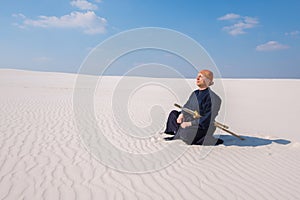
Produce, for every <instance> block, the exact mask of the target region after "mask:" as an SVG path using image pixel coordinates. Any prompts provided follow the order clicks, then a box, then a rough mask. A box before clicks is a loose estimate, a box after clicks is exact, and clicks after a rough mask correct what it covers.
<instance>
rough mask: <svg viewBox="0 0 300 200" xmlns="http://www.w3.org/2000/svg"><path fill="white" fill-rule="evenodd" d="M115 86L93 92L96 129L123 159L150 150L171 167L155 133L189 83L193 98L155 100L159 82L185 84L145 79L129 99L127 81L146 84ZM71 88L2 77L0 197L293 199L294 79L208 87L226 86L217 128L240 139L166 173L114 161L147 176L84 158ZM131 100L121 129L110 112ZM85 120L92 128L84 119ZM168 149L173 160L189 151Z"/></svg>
mask: <svg viewBox="0 0 300 200" xmlns="http://www.w3.org/2000/svg"><path fill="white" fill-rule="evenodd" d="M120 80H121V78H120V77H106V78H104V79H102V80H101V81H102V82H99V83H100V84H99V85H98V86H97V91H96V92H95V105H93V106H94V107H95V118H96V119H97V123H98V125H99V127H100V130H101V131H103V134H104V135H105V136H106V137H107V139H108V141H110V142H111V143H112V144H113V145H115V146H116V147H118V148H119V149H121V151H124V152H129V153H131V154H132V155H133V154H138V155H140V154H143V153H144V154H145V155H148V154H151V153H153V152H155V151H157V152H160V154H161V155H162V157H160V158H159V159H161V158H166V160H168V157H167V155H168V154H167V153H170V152H167V151H165V150H164V148H166V146H168V145H170V143H168V142H165V141H158V140H156V137H157V136H158V134H157V133H158V132H159V131H161V130H163V128H164V127H159V125H160V124H164V123H165V120H166V119H165V118H166V115H167V113H168V112H169V111H170V110H171V109H174V107H173V105H172V104H173V103H175V102H178V103H181V104H183V103H184V101H185V100H186V99H187V98H188V95H189V94H190V92H191V91H192V89H195V87H194V86H193V85H194V80H189V81H188V83H189V84H190V86H191V90H189V91H186V90H184V91H183V90H179V91H180V92H177V90H176V91H175V92H174V91H173V92H174V93H172V91H170V93H168V94H167V95H161V93H160V92H166V90H167V88H163V87H162V84H164V83H166V84H167V83H168V84H170V85H172V88H175V87H176V88H180V87H184V86H183V85H184V83H183V82H182V81H183V80H174V79H160V80H159V81H158V80H156V79H151V81H152V83H153V84H152V83H151V84H148V85H146V84H145V85H144V87H141V88H138V89H137V90H136V91H135V92H134V91H132V90H131V91H130V89H129V91H127V89H128V87H129V86H130V84H129V83H132V84H133V87H136V85H134V83H138V82H139V81H142V82H143V81H144V82H145V80H150V79H146V78H131V79H126V80H129V82H126V84H125V86H126V87H124V88H122V86H120V85H117V84H118V83H119V82H118V81H120ZM75 82H76V75H73V74H63V73H42V72H30V71H19V70H6V69H2V70H0V92H1V98H0V109H1V112H0V113H1V115H0V148H1V149H0V199H51V200H52V199H299V195H300V192H299V189H298V188H299V185H300V171H299V167H300V124H299V123H298V119H299V117H298V115H299V113H300V103H299V102H300V101H299V98H300V90H299V88H300V80H262V79H260V80H236V79H230V80H229V79H225V80H222V81H221V80H217V81H216V85H215V86H214V87H213V88H212V89H215V90H216V91H219V88H218V84H221V83H222V84H223V86H224V88H225V96H222V98H224V99H223V104H222V112H221V114H220V118H219V120H221V121H222V122H224V123H225V124H228V125H230V128H231V130H233V131H235V132H236V133H238V134H240V135H242V136H243V137H244V138H245V139H246V140H245V141H240V140H239V139H237V138H235V137H232V136H231V135H228V134H226V133H224V132H221V131H219V130H218V131H217V132H216V134H218V135H221V138H222V139H224V140H225V143H224V144H223V145H219V146H215V147H208V146H207V147H202V146H191V147H189V148H188V149H186V151H185V152H184V153H183V154H182V156H180V157H179V158H178V159H176V160H173V161H172V162H170V161H168V162H169V165H167V166H165V167H164V168H163V169H161V168H160V166H159V165H153V168H152V170H149V169H151V167H152V166H149V163H150V164H151V162H149V161H151V159H152V158H154V159H155V157H152V158H150V160H149V159H148V158H147V159H148V160H147V159H144V160H143V159H141V161H140V162H141V163H142V164H143V163H144V164H145V166H142V168H140V166H138V165H137V166H135V165H134V164H135V163H131V162H132V160H130V159H129V160H126V159H125V158H120V159H123V160H122V162H121V165H120V162H119V161H116V168H120V167H121V168H122V165H123V167H124V169H125V166H130V165H132V169H135V167H136V169H138V170H139V169H143V168H145V169H148V171H150V172H147V173H142V172H141V171H139V173H133V172H132V171H131V172H129V173H128V172H122V171H118V170H114V169H112V168H111V167H108V166H105V165H103V164H102V162H101V161H100V162H99V161H98V160H99V159H96V158H97V156H95V155H91V154H90V153H88V151H87V149H86V148H87V146H86V145H85V144H83V141H82V138H83V136H82V135H81V134H82V133H80V132H79V130H78V124H76V123H77V120H76V119H75V118H76V115H75V114H74V105H76V100H75V101H74V99H73V91H74V85H75ZM157 82H159V83H160V84H157ZM117 86H118V88H117V89H116V87H117ZM173 86H174V87H173ZM126 88H127V89H126ZM172 88H171V89H172ZM79 90H82V91H83V94H84V92H85V91H86V90H87V89H86V88H84V85H83V86H82V88H80V89H79ZM116 91H117V94H115V93H116ZM128 92H130V95H129V102H128V103H127V106H125V107H126V111H127V112H126V113H128V116H129V119H130V120H134V121H135V122H134V125H132V126H128V127H126V121H118V117H116V118H114V114H115V113H113V112H112V109H113V110H114V111H116V112H117V113H119V114H120V116H123V114H124V113H123V112H124V108H123V107H122V106H124V105H125V104H123V102H124V101H126V95H128ZM220 93H222V91H220ZM112 95H115V96H112ZM122 97H124V99H122ZM111 99H113V102H117V103H116V104H114V106H112V105H111V104H110V103H111ZM126 102H127V101H126ZM118 103H120V104H118ZM153 105H156V107H153ZM87 106H88V105H87ZM151 112H152V113H151ZM157 113H158V114H157ZM223 115H224V116H225V120H224V121H223V120H222V119H224V118H223ZM151 116H152V117H153V116H155V117H157V118H158V119H159V121H155V119H153V118H151ZM82 118H83V119H84V120H85V121H86V123H87V124H89V123H90V121H91V120H90V119H89V115H88V114H85V113H82ZM112 118H114V120H111V119H112ZM296 120H297V121H296ZM123 122H124V123H125V125H124V124H122V123H123ZM151 123H152V124H151ZM150 125H153V126H152V127H151V126H150ZM137 127H138V128H137ZM139 128H140V129H139ZM124 129H126V130H125V132H126V131H127V132H126V134H125V135H124ZM136 130H142V131H136ZM143 130H146V131H143ZM129 132H130V133H129ZM86 133H87V136H90V135H88V134H90V132H89V131H88V130H87V131H86ZM128 134H134V135H135V137H131V136H130V135H128ZM152 136H153V137H152ZM141 137H145V138H141ZM171 143H172V145H173V146H172V148H171V149H172V150H174V152H175V151H176V149H177V148H179V147H183V148H185V147H186V146H185V145H184V144H183V143H181V142H171ZM95 144H98V143H97V142H95ZM176 146H177V147H176ZM100 148H101V147H100ZM103 150H104V148H103ZM120 155H122V154H120ZM153 155H155V154H153ZM170 155H171V153H170ZM101 156H103V155H100V157H101ZM104 156H105V155H104ZM106 156H107V158H109V157H112V158H114V154H113V153H112V154H111V155H106ZM132 157H134V155H133V156H132ZM101 158H102V157H101ZM103 158H106V157H103ZM158 168H159V169H158ZM126 169H127V171H128V168H126ZM155 169H158V170H155ZM129 171H130V170H129Z"/></svg>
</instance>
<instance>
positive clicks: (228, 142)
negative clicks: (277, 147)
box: [219, 135, 291, 147]
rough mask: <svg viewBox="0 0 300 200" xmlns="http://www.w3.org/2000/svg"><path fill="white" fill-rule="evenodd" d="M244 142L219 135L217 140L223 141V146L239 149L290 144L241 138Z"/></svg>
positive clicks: (256, 138)
mask: <svg viewBox="0 0 300 200" xmlns="http://www.w3.org/2000/svg"><path fill="white" fill-rule="evenodd" d="M241 137H243V138H244V139H245V140H240V139H239V138H236V137H234V136H231V135H219V138H220V139H222V140H223V141H224V143H223V145H224V146H241V147H257V146H265V145H269V144H271V143H273V142H275V143H277V144H282V145H287V144H289V143H291V141H289V140H285V139H276V140H271V139H265V138H258V137H252V136H241Z"/></svg>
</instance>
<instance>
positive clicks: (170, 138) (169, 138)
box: [164, 137, 174, 141]
mask: <svg viewBox="0 0 300 200" xmlns="http://www.w3.org/2000/svg"><path fill="white" fill-rule="evenodd" d="M173 139H174V137H166V138H164V140H165V141H170V140H173Z"/></svg>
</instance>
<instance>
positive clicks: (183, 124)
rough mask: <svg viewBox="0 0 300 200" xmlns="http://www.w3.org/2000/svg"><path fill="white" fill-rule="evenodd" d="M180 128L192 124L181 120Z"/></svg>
mask: <svg viewBox="0 0 300 200" xmlns="http://www.w3.org/2000/svg"><path fill="white" fill-rule="evenodd" d="M180 126H181V128H186V127H189V126H192V122H182V123H181V124H180Z"/></svg>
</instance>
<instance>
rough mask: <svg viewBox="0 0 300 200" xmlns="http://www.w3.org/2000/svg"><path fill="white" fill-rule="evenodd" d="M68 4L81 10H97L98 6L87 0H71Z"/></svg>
mask: <svg viewBox="0 0 300 200" xmlns="http://www.w3.org/2000/svg"><path fill="white" fill-rule="evenodd" d="M70 4H71V5H72V6H74V7H77V8H79V9H81V10H97V9H98V6H97V5H95V4H92V3H91V2H88V1H87V0H73V1H71V2H70Z"/></svg>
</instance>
